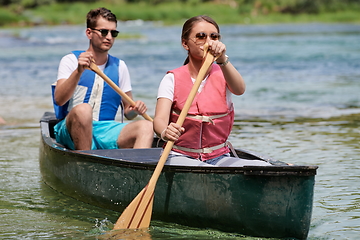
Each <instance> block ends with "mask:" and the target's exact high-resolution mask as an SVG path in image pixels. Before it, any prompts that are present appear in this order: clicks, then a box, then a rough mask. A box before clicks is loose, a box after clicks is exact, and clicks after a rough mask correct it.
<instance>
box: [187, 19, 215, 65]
mask: <svg viewBox="0 0 360 240" xmlns="http://www.w3.org/2000/svg"><path fill="white" fill-rule="evenodd" d="M219 38H220V35H219V34H218V31H217V29H216V27H215V26H214V25H212V24H211V23H208V22H206V21H200V22H197V23H195V24H194V26H193V28H192V30H191V32H190V34H189V39H187V40H183V47H184V48H185V49H186V50H188V52H189V55H191V57H193V58H196V59H202V58H203V46H204V44H205V43H207V42H209V41H211V40H219Z"/></svg>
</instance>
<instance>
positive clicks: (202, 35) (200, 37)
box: [193, 32, 221, 44]
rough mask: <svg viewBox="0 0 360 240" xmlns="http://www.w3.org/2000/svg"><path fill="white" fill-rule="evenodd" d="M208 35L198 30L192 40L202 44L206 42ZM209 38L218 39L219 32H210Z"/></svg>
mask: <svg viewBox="0 0 360 240" xmlns="http://www.w3.org/2000/svg"><path fill="white" fill-rule="evenodd" d="M207 37H208V35H207V34H206V33H204V32H199V33H197V34H195V40H193V41H194V42H195V43H196V44H204V43H205V42H206V39H207ZM209 37H210V39H211V40H214V41H216V40H219V39H220V37H221V36H220V34H219V33H215V32H213V33H210V36H209Z"/></svg>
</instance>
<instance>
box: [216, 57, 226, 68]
mask: <svg viewBox="0 0 360 240" xmlns="http://www.w3.org/2000/svg"><path fill="white" fill-rule="evenodd" d="M225 57H226V60H225V62H223V63H218V62H216V63H217V65H219V66H221V67H224V66H226V64H228V63H229V56H228V55H225Z"/></svg>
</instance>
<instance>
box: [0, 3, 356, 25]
mask: <svg viewBox="0 0 360 240" xmlns="http://www.w3.org/2000/svg"><path fill="white" fill-rule="evenodd" d="M97 7H106V8H109V9H110V10H111V11H112V12H114V13H115V14H116V16H117V17H118V19H119V20H120V21H126V20H137V19H142V20H145V21H162V22H163V23H164V24H182V23H183V21H184V19H187V18H189V17H192V16H195V15H199V14H206V15H209V16H211V17H213V18H214V19H215V20H216V21H217V22H218V23H220V24H251V23H284V22H347V23H360V0H102V1H96V0H75V1H74V0H0V27H26V26H35V25H58V24H84V21H85V16H86V13H87V12H88V11H89V10H90V9H92V8H97Z"/></svg>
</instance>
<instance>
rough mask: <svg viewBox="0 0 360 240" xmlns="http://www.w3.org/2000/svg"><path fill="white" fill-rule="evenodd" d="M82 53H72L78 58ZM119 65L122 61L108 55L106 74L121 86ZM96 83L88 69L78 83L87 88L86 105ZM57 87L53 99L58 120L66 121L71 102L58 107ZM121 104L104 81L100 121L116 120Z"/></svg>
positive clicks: (119, 98)
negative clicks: (56, 98)
mask: <svg viewBox="0 0 360 240" xmlns="http://www.w3.org/2000/svg"><path fill="white" fill-rule="evenodd" d="M82 52H84V51H73V52H72V53H73V54H74V55H75V56H76V58H78V57H79V55H80V54H81V53H82ZM119 64H120V60H119V59H118V58H116V57H113V56H111V55H108V61H107V63H106V66H105V69H104V73H105V75H107V76H108V77H109V78H110V79H111V80H112V81H113V82H114V83H115V84H116V85H119V79H120V76H119ZM94 82H95V72H93V71H91V70H88V69H86V70H85V71H84V72H83V74H82V75H81V77H80V80H79V83H78V85H81V86H84V87H86V88H87V91H86V95H85V99H84V100H83V102H84V103H88V102H89V100H90V96H91V92H92V88H93V85H94ZM55 87H56V86H55V85H52V97H53V104H54V110H55V114H56V118H58V119H64V118H65V117H66V116H67V114H68V113H69V111H68V107H69V101H68V102H66V103H65V104H64V105H63V106H59V105H57V104H56V102H55V99H54V93H55ZM120 104H121V96H120V95H119V94H118V93H117V92H116V91H115V90H113V89H112V88H111V87H110V85H108V84H107V83H106V82H105V81H104V88H103V92H102V99H101V105H100V113H99V121H105V120H114V119H115V116H116V113H117V110H118V108H119V105H120Z"/></svg>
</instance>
